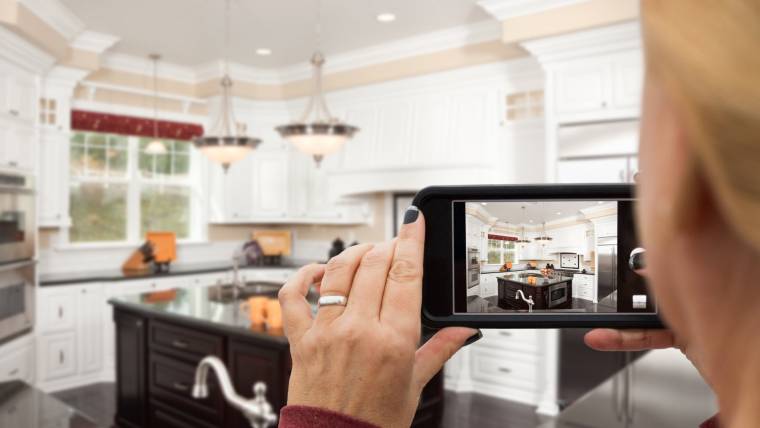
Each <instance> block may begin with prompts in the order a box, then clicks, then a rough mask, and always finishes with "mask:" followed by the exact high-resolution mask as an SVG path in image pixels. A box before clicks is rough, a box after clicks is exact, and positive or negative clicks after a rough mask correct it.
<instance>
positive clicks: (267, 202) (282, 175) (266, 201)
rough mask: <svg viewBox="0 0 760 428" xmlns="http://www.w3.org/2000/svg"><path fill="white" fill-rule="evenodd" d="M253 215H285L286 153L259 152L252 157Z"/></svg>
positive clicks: (286, 186)
mask: <svg viewBox="0 0 760 428" xmlns="http://www.w3.org/2000/svg"><path fill="white" fill-rule="evenodd" d="M250 187H251V188H252V189H253V202H254V203H253V217H255V218H258V217H285V216H287V210H288V162H287V153H285V152H276V153H260V154H257V155H256V156H255V157H254V162H253V182H252V183H251V186H250Z"/></svg>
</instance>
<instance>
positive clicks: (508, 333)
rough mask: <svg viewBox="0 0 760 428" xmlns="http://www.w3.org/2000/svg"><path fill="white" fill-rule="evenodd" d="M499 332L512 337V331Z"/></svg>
mask: <svg viewBox="0 0 760 428" xmlns="http://www.w3.org/2000/svg"><path fill="white" fill-rule="evenodd" d="M499 334H500V335H502V336H504V337H512V332H510V331H500V332H499Z"/></svg>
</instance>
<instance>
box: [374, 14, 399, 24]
mask: <svg viewBox="0 0 760 428" xmlns="http://www.w3.org/2000/svg"><path fill="white" fill-rule="evenodd" d="M376 19H377V22H393V21H395V20H396V15H394V14H392V13H389V12H385V13H380V14H378V15H377V16H376Z"/></svg>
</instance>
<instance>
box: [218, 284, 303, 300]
mask: <svg viewBox="0 0 760 428" xmlns="http://www.w3.org/2000/svg"><path fill="white" fill-rule="evenodd" d="M281 287H282V283H279V282H260V281H255V282H246V283H245V285H244V286H243V287H242V288H240V289H238V290H237V294H236V293H235V291H236V290H235V287H234V286H233V285H232V284H224V285H216V286H214V287H210V288H209V291H208V293H209V299H211V300H216V301H222V302H229V301H232V300H235V299H237V300H246V299H248V298H251V297H259V296H263V297H270V298H273V299H276V298H277V293H278V292H279V291H280V288H281ZM306 298H307V300H308V301H310V302H311V301H312V300H314V301H316V299H317V294H316V293H314V292H313V291H309V294H308V295H307V296H306Z"/></svg>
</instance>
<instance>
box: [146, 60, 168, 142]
mask: <svg viewBox="0 0 760 428" xmlns="http://www.w3.org/2000/svg"><path fill="white" fill-rule="evenodd" d="M148 58H150V60H151V61H152V62H153V140H152V141H151V142H150V143H148V145H147V146H145V153H147V154H149V155H165V154H166V152H167V150H166V145H165V144H164V142H163V141H161V139H160V138H158V60H160V59H161V55H159V54H156V53H153V54H150V55H148Z"/></svg>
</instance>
